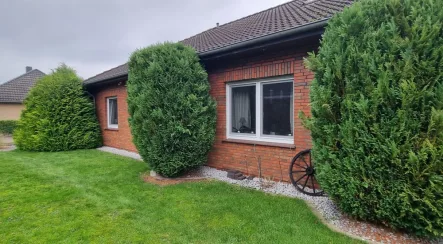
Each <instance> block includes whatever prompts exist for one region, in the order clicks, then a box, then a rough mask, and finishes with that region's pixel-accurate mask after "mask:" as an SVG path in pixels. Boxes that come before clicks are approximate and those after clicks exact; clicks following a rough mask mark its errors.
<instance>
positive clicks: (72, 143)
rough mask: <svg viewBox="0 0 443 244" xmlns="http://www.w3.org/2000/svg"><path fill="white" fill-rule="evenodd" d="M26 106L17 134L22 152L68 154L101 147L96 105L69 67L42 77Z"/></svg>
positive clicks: (62, 67)
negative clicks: (61, 152) (70, 151)
mask: <svg viewBox="0 0 443 244" xmlns="http://www.w3.org/2000/svg"><path fill="white" fill-rule="evenodd" d="M25 106H26V107H25V109H24V110H23V112H22V114H21V117H20V120H19V122H18V126H17V128H16V129H15V131H14V140H15V143H16V144H17V147H18V148H19V149H21V150H29V151H67V150H75V149H87V148H96V147H98V146H100V145H101V135H100V128H99V125H98V121H97V118H96V115H95V111H94V105H93V103H92V101H91V100H90V99H89V98H88V97H87V96H86V94H85V92H84V90H83V87H82V80H81V79H80V78H79V77H78V76H77V75H76V73H75V71H74V70H73V69H71V68H69V67H67V66H66V65H61V66H60V67H58V68H56V69H55V70H54V71H53V72H52V73H51V74H49V75H47V76H44V77H43V78H41V79H40V80H39V81H38V82H37V84H36V86H35V87H34V88H32V89H31V91H30V93H29V95H28V97H27V98H26V100H25Z"/></svg>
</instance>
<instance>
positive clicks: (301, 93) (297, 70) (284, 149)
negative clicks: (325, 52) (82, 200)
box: [96, 39, 318, 181]
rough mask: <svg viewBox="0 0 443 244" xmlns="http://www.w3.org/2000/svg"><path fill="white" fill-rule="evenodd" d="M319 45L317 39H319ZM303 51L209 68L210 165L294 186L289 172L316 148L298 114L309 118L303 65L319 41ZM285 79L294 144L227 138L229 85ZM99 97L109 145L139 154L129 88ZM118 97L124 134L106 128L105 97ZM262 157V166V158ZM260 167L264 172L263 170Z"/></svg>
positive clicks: (308, 79) (265, 53) (110, 88)
mask: <svg viewBox="0 0 443 244" xmlns="http://www.w3.org/2000/svg"><path fill="white" fill-rule="evenodd" d="M317 40H318V39H317ZM313 43H314V44H312V45H311V46H305V47H303V48H298V47H297V48H292V49H291V48H289V49H284V50H281V49H280V50H279V51H263V52H261V53H260V54H256V53H255V54H254V55H252V56H249V57H245V58H237V59H235V60H231V61H215V62H210V63H207V64H206V68H207V70H208V73H209V81H210V84H211V95H212V96H213V97H214V98H215V99H216V100H217V128H216V140H215V143H214V146H213V149H212V150H211V152H210V154H209V158H208V165H209V166H212V167H215V168H220V169H237V170H240V171H242V172H243V173H246V174H249V175H255V176H258V175H259V174H260V171H261V175H262V176H263V177H266V178H269V179H273V180H281V179H282V180H284V181H289V177H288V168H289V164H290V161H291V159H292V158H293V157H294V156H295V154H296V153H297V152H299V151H300V150H303V149H307V148H311V137H310V133H309V131H307V130H306V129H304V127H303V126H302V123H301V121H300V119H299V118H298V112H299V111H304V112H305V113H306V114H308V115H309V113H310V108H309V85H310V82H311V80H312V79H313V78H314V75H313V74H312V73H311V72H310V71H309V70H307V69H306V68H305V67H304V65H303V58H304V57H306V56H307V52H310V51H313V50H315V49H316V47H318V44H316V42H313ZM282 75H293V76H294V145H293V146H295V147H296V149H294V148H293V146H292V147H291V146H282V145H280V144H267V145H259V144H262V143H258V144H253V143H248V144H245V143H244V142H242V143H238V142H232V141H230V142H229V141H227V140H226V139H227V138H226V84H227V83H229V82H235V81H243V80H250V79H257V78H267V77H275V76H282ZM101 89H102V90H100V91H99V92H97V93H96V104H97V114H98V118H99V121H100V125H101V128H102V133H103V139H104V145H106V146H110V147H115V148H120V149H125V150H129V151H137V150H136V148H135V146H134V145H133V143H132V138H131V133H130V129H129V125H128V113H127V103H126V97H127V92H126V87H125V83H124V82H123V83H120V84H119V85H117V84H115V85H111V86H110V85H108V86H106V88H101ZM112 96H117V99H118V115H119V129H118V130H111V129H107V128H106V127H107V120H106V119H107V118H106V98H107V97H112ZM259 158H260V163H261V164H260V165H261V166H260V167H259V166H258V164H259V160H258V159H259ZM259 168H260V169H261V170H259Z"/></svg>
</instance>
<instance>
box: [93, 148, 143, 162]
mask: <svg viewBox="0 0 443 244" xmlns="http://www.w3.org/2000/svg"><path fill="white" fill-rule="evenodd" d="M97 149H98V150H100V151H103V152H108V153H113V154H117V155H120V156H124V157H128V158H133V159H137V160H142V157H141V156H140V154H138V153H135V152H130V151H126V150H122V149H117V148H113V147H100V148H97Z"/></svg>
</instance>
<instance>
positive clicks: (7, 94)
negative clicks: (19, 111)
mask: <svg viewBox="0 0 443 244" xmlns="http://www.w3.org/2000/svg"><path fill="white" fill-rule="evenodd" d="M45 75H46V74H45V73H43V72H41V71H40V70H38V69H33V70H31V71H29V72H27V73H25V74H23V75H20V76H19V77H17V78H15V79H12V80H10V81H8V82H6V83H4V84H1V85H0V103H23V100H25V98H26V96H27V95H28V92H29V90H31V88H32V87H33V86H34V85H35V83H36V82H37V81H38V80H39V79H40V78H42V77H43V76H45Z"/></svg>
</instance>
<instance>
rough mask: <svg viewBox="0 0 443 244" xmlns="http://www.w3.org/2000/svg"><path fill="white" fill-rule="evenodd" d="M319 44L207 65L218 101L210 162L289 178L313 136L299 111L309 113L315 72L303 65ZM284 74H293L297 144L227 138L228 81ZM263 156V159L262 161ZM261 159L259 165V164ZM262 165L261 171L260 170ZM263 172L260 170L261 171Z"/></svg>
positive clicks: (287, 179) (210, 163) (279, 177)
mask: <svg viewBox="0 0 443 244" xmlns="http://www.w3.org/2000/svg"><path fill="white" fill-rule="evenodd" d="M316 47H318V45H317V46H316V45H311V46H305V47H303V48H297V49H292V50H291V49H285V50H280V51H274V52H263V53H261V54H260V55H255V56H250V57H246V58H240V59H236V60H235V62H222V61H219V62H218V63H217V62H213V63H211V64H210V65H208V69H209V71H208V73H209V81H210V84H211V95H212V96H213V97H214V98H215V99H216V101H217V129H216V141H215V144H214V147H213V149H212V151H211V152H210V154H209V159H208V165H209V166H211V167H215V168H220V169H237V170H240V171H242V172H243V173H246V174H250V175H255V176H258V175H259V174H261V175H262V176H263V177H265V178H268V179H273V180H284V181H289V174H288V172H289V171H288V169H289V165H290V162H291V160H292V158H293V157H294V156H295V154H296V153H298V152H299V151H301V150H303V149H307V148H311V146H312V145H311V136H310V133H309V131H308V130H306V129H305V128H304V127H303V125H302V123H301V120H300V119H299V118H298V113H299V111H303V112H304V113H305V114H307V115H309V114H310V108H309V85H310V82H311V80H312V79H313V78H314V75H313V73H311V72H310V71H309V70H307V69H306V67H305V66H304V64H303V59H304V57H306V56H307V52H310V51H313V50H316ZM282 75H293V76H294V146H295V147H296V149H294V148H293V147H292V148H291V147H290V146H282V145H280V144H271V143H257V144H254V143H251V142H245V141H241V143H238V141H235V140H231V141H230V140H227V138H226V84H228V83H230V82H237V81H246V80H251V79H257V78H268V77H276V76H282ZM259 159H260V160H259ZM259 162H260V167H259ZM259 168H260V170H259ZM260 171H261V173H260Z"/></svg>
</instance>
